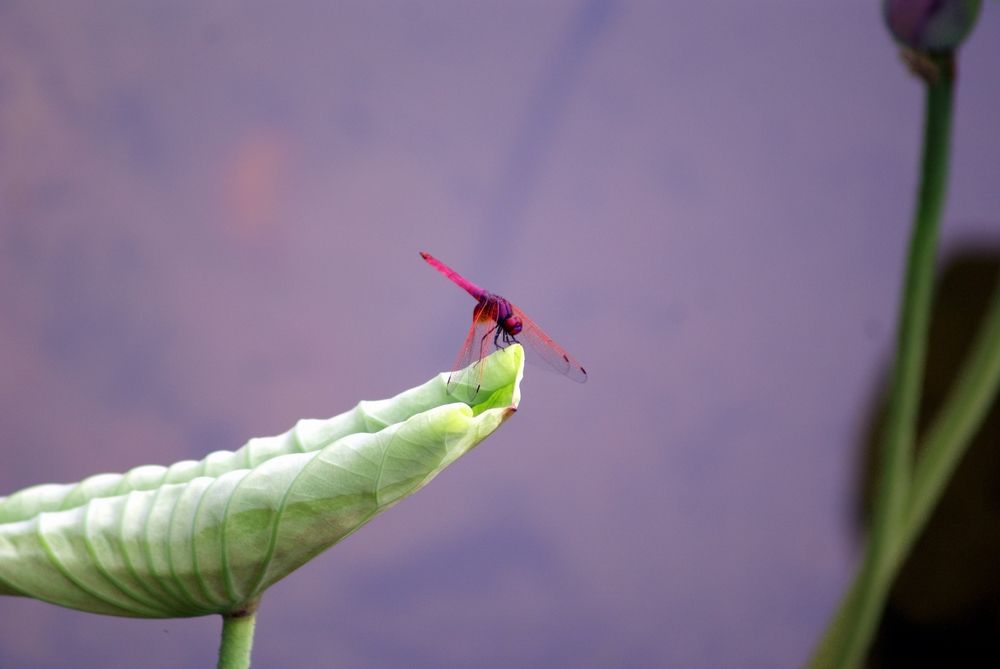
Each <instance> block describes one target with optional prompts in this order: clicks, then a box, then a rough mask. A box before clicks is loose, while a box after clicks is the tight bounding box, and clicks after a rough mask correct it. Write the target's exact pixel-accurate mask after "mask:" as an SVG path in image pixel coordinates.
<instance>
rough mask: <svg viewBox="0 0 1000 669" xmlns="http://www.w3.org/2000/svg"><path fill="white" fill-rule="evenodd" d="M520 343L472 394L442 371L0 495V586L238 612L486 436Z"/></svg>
mask: <svg viewBox="0 0 1000 669" xmlns="http://www.w3.org/2000/svg"><path fill="white" fill-rule="evenodd" d="M523 355H524V354H523V351H522V350H521V347H520V346H516V345H515V346H511V347H508V348H507V349H504V350H502V351H497V352H496V353H494V354H493V355H492V356H490V358H489V359H488V361H487V362H486V363H484V364H485V369H484V372H483V376H482V379H481V381H480V388H479V391H478V393H476V399H475V401H474V403H473V404H469V403H466V402H462V401H457V399H456V398H458V397H468V396H469V395H470V392H469V389H468V388H461V387H459V388H456V387H455V384H454V383H452V384H451V387H450V388H449V385H448V374H447V373H445V374H440V375H438V376H436V377H435V378H433V379H431V380H430V381H428V382H427V383H425V384H423V385H421V386H419V387H417V388H413V389H411V390H408V391H406V392H404V393H401V394H400V395H397V396H396V397H393V398H391V399H387V400H381V401H375V402H361V403H360V404H358V405H357V406H356V407H355V408H354V409H353V410H351V411H349V412H347V413H344V414H341V415H339V416H336V417H334V418H330V419H327V420H302V421H299V422H298V423H297V424H296V425H295V427H294V428H292V429H291V430H289V431H288V432H286V433H284V434H282V435H278V436H275V437H265V438H258V439H251V440H250V441H249V442H247V444H246V445H245V446H243V447H242V448H240V449H239V450H236V451H217V452H215V453H211V454H209V455H208V456H206V457H205V458H204V459H202V460H200V461H197V462H196V461H184V462H178V463H176V464H174V465H172V466H170V467H159V466H144V467H137V468H135V469H132V470H131V471H128V472H126V473H124V474H99V475H97V476H92V477H90V478H88V479H85V480H83V481H81V482H80V483H77V484H69V485H40V486H33V487H31V488H27V489H25V490H22V491H20V492H17V493H14V494H12V495H10V496H8V497H0V594H5V595H18V596H26V597H34V598H37V599H41V600H44V601H48V602H52V603H54V604H59V605H61V606H66V607H70V608H74V609H80V610H83V611H91V612H95V613H104V614H109V615H118V616H133V617H150V618H173V617H185V616H199V615H206V614H211V613H227V612H231V611H235V610H239V609H240V607H241V606H243V605H245V604H246V603H248V602H252V601H254V600H255V599H256V598H257V597H259V596H260V594H261V593H262V592H263V591H264V590H265V589H267V588H268V587H269V586H270V585H271V584H273V583H275V582H276V581H278V580H280V579H282V578H284V577H285V576H287V575H288V574H289V573H291V572H292V571H294V570H295V569H297V568H298V567H300V566H302V565H303V564H305V563H306V562H307V561H308V560H310V559H311V558H313V557H314V556H316V555H317V554H319V553H321V552H322V551H324V550H326V549H327V548H329V547H330V546H332V545H333V544H335V543H337V542H338V541H340V540H341V539H343V538H344V537H346V536H347V535H349V534H351V533H352V532H354V531H355V530H357V529H358V528H359V527H361V526H362V525H364V524H365V523H366V522H368V521H369V520H370V519H371V518H372V517H374V516H375V515H376V514H378V513H380V512H382V511H384V510H385V509H387V508H389V507H390V506H392V505H393V504H395V503H396V502H398V501H399V500H400V499H402V498H403V497H406V496H407V495H410V494H412V493H414V492H416V491H417V490H419V489H420V488H421V487H423V486H424V485H426V484H427V483H428V482H429V481H430V480H431V479H432V478H434V477H435V476H436V475H437V474H438V473H439V472H440V471H441V470H442V469H444V468H445V467H447V466H448V465H449V464H451V463H452V462H454V461H455V460H456V459H457V458H458V457H459V456H461V455H463V454H464V453H466V452H468V451H469V450H471V449H472V448H473V447H475V446H476V445H477V444H478V443H479V442H481V441H482V440H483V439H485V438H486V437H487V436H489V435H490V434H491V433H492V432H493V431H494V430H495V429H496V428H497V427H499V426H500V424H501V423H502V422H503V421H504V420H506V419H507V418H508V417H509V416H510V415H511V414H512V413H513V412H514V411H515V410H516V408H517V405H518V402H519V401H520V390H519V385H520V382H521V376H522V373H523V364H524V358H523ZM464 376H465V377H469V378H473V377H474V375H464Z"/></svg>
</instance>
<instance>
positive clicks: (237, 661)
mask: <svg viewBox="0 0 1000 669" xmlns="http://www.w3.org/2000/svg"><path fill="white" fill-rule="evenodd" d="M256 624H257V602H256V601H254V602H252V603H251V604H250V605H248V606H246V607H245V608H243V609H241V610H239V611H234V612H232V613H227V614H225V615H223V616H222V642H221V644H220V646H219V664H218V669H248V667H249V666H250V652H251V651H252V650H253V632H254V627H255V626H256Z"/></svg>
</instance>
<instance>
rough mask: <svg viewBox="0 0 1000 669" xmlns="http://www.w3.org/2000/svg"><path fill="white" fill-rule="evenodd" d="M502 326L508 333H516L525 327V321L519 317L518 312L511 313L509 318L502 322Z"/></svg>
mask: <svg viewBox="0 0 1000 669" xmlns="http://www.w3.org/2000/svg"><path fill="white" fill-rule="evenodd" d="M500 326H501V327H502V328H503V329H504V331H505V332H506V333H507V334H512V335H516V334H518V333H519V332H520V331H521V328H523V327H524V323H522V322H521V319H520V318H518V317H517V314H510V315H509V316H507V318H505V319H503V320H502V321H501V322H500Z"/></svg>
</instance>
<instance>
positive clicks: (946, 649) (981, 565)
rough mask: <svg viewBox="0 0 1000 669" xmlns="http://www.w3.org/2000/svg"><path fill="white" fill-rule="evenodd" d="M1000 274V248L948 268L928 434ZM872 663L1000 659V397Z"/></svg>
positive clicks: (935, 518)
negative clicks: (999, 401)
mask: <svg viewBox="0 0 1000 669" xmlns="http://www.w3.org/2000/svg"><path fill="white" fill-rule="evenodd" d="M998 278H1000V249H976V250H970V251H965V252H960V253H957V254H955V255H954V256H953V257H952V258H951V259H950V260H949V261H948V262H947V263H946V264H945V266H944V268H943V271H942V273H941V275H940V279H939V281H938V285H937V290H936V293H935V303H934V309H933V314H932V320H931V331H930V341H929V349H928V359H927V369H926V377H925V381H924V393H923V400H922V404H921V409H920V434H921V435H922V434H924V433H925V431H926V429H927V428H928V426H929V425H930V423H931V421H932V420H933V418H934V416H935V414H936V412H937V410H938V408H939V407H940V406H941V404H942V403H943V401H944V399H945V398H946V396H947V394H948V391H949V390H950V389H951V387H952V385H953V383H954V381H955V377H956V376H957V374H958V371H959V369H960V366H961V364H962V362H963V361H964V360H965V358H966V355H967V354H968V352H969V348H970V346H971V344H972V342H973V340H974V337H975V334H976V333H977V332H978V330H979V326H980V324H981V322H982V320H983V317H984V316H985V311H986V308H987V305H988V303H989V300H990V298H991V296H992V293H993V291H994V289H995V287H996V286H997V281H998ZM885 385H886V376H883V381H882V383H881V387H880V391H879V392H878V394H877V397H876V398H875V401H874V402H873V403H872V406H873V409H872V413H871V416H870V419H869V420H868V421H867V427H866V428H865V431H864V434H863V437H862V445H863V447H864V449H865V451H864V456H863V459H862V465H863V471H862V472H861V477H862V478H861V481H862V488H861V500H860V505H859V506H860V508H859V526H863V525H864V524H865V523H866V522H867V519H868V517H869V508H870V502H871V499H872V487H873V485H874V481H875V466H876V460H877V451H876V445H877V443H878V438H879V434H880V430H881V425H882V418H883V414H884V407H885V394H886V393H885ZM919 457H920V454H919V452H918V454H917V458H919ZM866 666H868V667H870V668H878V669H889V668H894V667H927V666H930V667H996V666H1000V403H997V402H994V405H993V408H992V409H991V411H990V413H989V415H988V416H987V418H986V420H985V422H984V423H983V425H982V426H981V428H980V430H979V432H978V433H977V434H976V435H975V437H974V440H973V442H972V444H971V445H970V447H969V450H968V451H967V452H966V454H965V457H964V458H963V460H962V462H961V463H960V464H959V466H958V468H957V469H956V471H955V474H954V476H953V477H952V480H951V481H950V483H949V485H948V488H947V490H946V491H945V493H944V495H943V497H942V498H941V500H940V502H939V504H938V506H937V508H936V509H935V510H934V512H933V514H932V515H931V518H930V520H929V522H928V524H927V527H926V528H925V530H924V532H923V534H922V535H921V537H920V538H919V540H918V541H917V543H916V545H915V546H914V550H913V551H912V552H911V554H910V555H909V556H908V558H907V560H906V562H905V564H904V565H903V568H902V570H901V572H900V574H899V576H898V578H897V580H896V583H895V584H894V585H893V588H892V592H891V595H890V599H889V603H888V606H887V609H886V612H885V615H884V616H883V619H882V622H881V625H880V627H879V631H878V635H877V637H876V640H875V644H874V646H873V649H872V652H871V654H870V656H869V658H868V662H867V665H866Z"/></svg>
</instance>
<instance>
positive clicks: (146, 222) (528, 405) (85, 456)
mask: <svg viewBox="0 0 1000 669" xmlns="http://www.w3.org/2000/svg"><path fill="white" fill-rule="evenodd" d="M877 4H878V3H875V2H862V1H860V0H856V1H853V2H848V3H830V2H826V3H819V2H813V3H796V2H791V1H785V2H756V3H732V2H707V3H651V2H650V3H633V2H612V1H592V0H584V1H576V2H547V3H462V2H436V3H423V4H415V3H362V2H351V3H334V4H331V3H325V2H314V3H307V2H297V3H288V4H282V5H279V4H276V3H274V4H272V3H253V4H248V3H236V2H208V3H204V2H171V3H147V2H142V3H137V2H122V1H119V2H110V1H109V2H102V3H90V6H89V7H84V6H83V5H82V4H77V3H70V2H48V3H28V2H0V369H2V372H3V376H2V380H0V439H2V444H3V446H2V451H0V452H2V454H3V460H2V466H0V494H6V493H9V492H13V491H14V490H17V489H19V488H21V487H24V486H27V485H31V484H34V483H41V482H47V481H75V480H78V479H80V478H83V477H85V476H88V475H90V474H94V473H97V472H101V471H123V470H125V469H128V468H130V467H132V466H135V465H139V464H145V463H170V462H173V461H175V460H179V459H184V458H200V457H201V456H203V455H204V454H206V453H208V452H209V451H211V450H215V449H220V448H226V449H230V448H236V447H238V446H240V445H241V444H242V443H243V442H244V441H245V440H246V439H248V438H249V437H252V436H257V435H269V434H276V433H279V432H283V431H284V430H286V429H288V428H289V427H290V426H291V425H292V424H293V423H294V422H295V420H296V419H298V418H301V417H325V416H329V415H333V414H335V413H339V412H340V411H343V410H346V409H347V408H349V407H350V406H352V405H353V404H354V403H355V402H356V401H357V400H359V399H363V398H381V397H386V396H389V395H391V394H394V393H396V392H398V391H401V390H403V389H406V388H409V387H411V386H413V385H416V384H418V383H420V382H422V381H424V380H426V379H427V378H429V377H430V376H431V375H432V374H434V373H435V372H437V371H439V370H442V369H445V368H447V367H448V366H449V364H450V363H451V361H452V359H453V356H454V354H455V352H456V351H457V348H458V345H459V344H460V342H461V339H462V336H463V334H464V332H465V328H466V327H467V324H468V319H469V316H470V314H471V309H472V304H473V303H472V301H471V300H470V299H469V298H468V296H466V295H464V294H463V293H461V292H460V291H459V290H458V289H456V288H455V287H454V286H452V285H450V284H448V282H446V281H445V280H444V279H442V277H441V276H439V275H437V274H436V273H435V272H434V271H433V270H431V269H430V268H429V267H427V266H426V265H425V264H424V263H423V261H421V259H420V257H419V256H418V255H417V252H418V251H419V250H428V251H431V252H432V253H434V254H435V255H437V256H438V257H440V258H441V259H442V260H444V261H445V262H447V263H449V264H451V265H452V266H454V267H455V268H456V269H458V270H459V271H461V272H463V273H465V274H467V275H468V276H469V278H471V279H473V280H474V281H477V282H479V283H481V284H483V285H485V286H486V287H488V288H490V289H492V290H494V291H497V292H499V293H500V294H502V295H505V296H507V297H509V298H510V299H512V300H513V301H514V302H516V303H517V304H519V305H520V306H521V307H523V308H524V309H525V310H526V311H527V312H528V313H529V314H530V315H532V316H533V317H534V318H535V319H537V320H538V321H539V322H540V324H541V325H542V326H543V327H545V328H546V329H547V330H548V331H549V333H550V334H552V335H553V336H554V337H555V338H556V339H557V340H558V341H559V342H560V343H562V344H563V345H564V346H565V347H566V348H568V349H569V350H570V351H571V352H572V353H574V354H575V355H576V356H577V357H578V358H579V359H580V360H581V361H582V362H583V364H584V365H585V366H586V367H587V369H588V371H589V372H590V382H589V383H587V384H585V385H582V386H581V385H576V384H573V383H571V382H568V381H566V380H565V379H563V378H560V377H558V376H556V375H553V374H546V373H541V372H539V371H538V370H537V369H536V368H531V367H529V368H528V370H527V376H526V380H525V383H524V387H523V391H524V397H523V401H522V407H521V408H522V410H521V411H520V412H519V413H518V415H517V417H516V419H514V420H512V421H510V422H509V423H508V424H507V425H505V426H504V427H503V429H502V430H500V431H499V432H498V433H497V434H496V435H494V436H493V437H492V438H491V439H490V440H489V441H488V442H486V443H485V444H483V445H482V446H481V447H480V448H479V449H477V450H476V451H475V452H474V453H472V454H471V455H470V456H468V457H467V458H465V459H463V460H462V461H460V462H459V463H457V464H456V465H454V466H453V467H451V468H449V469H448V470H447V471H446V472H445V473H444V474H443V475H442V476H441V477H439V478H438V479H437V480H436V481H434V483H433V484H432V485H430V486H428V488H427V489H425V490H424V491H422V492H421V493H419V494H418V495H416V496H414V497H413V498H411V499H408V500H406V501H405V502H404V503H403V504H401V505H400V506H398V507H397V508H395V509H394V510H392V511H391V512H390V513H387V514H386V515H384V516H381V517H379V518H377V519H376V520H375V521H374V522H372V523H371V525H369V526H368V527H367V528H365V529H364V530H363V531H361V532H359V533H358V534H356V535H354V536H352V537H351V538H350V539H348V540H347V541H345V542H344V543H343V544H340V545H338V546H336V547H335V548H334V549H332V550H331V551H329V552H328V553H326V554H324V555H322V556H321V557H319V558H318V559H316V560H314V561H313V562H312V563H310V564H309V565H307V566H306V567H305V568H303V569H302V570H301V571H300V572H298V573H296V574H293V575H292V576H291V577H290V578H288V579H287V580H286V581H284V582H282V583H280V584H278V585H277V586H276V587H274V588H273V589H272V590H270V591H269V593H268V595H267V596H266V597H265V599H264V601H263V607H262V611H261V614H260V616H259V625H258V634H257V643H256V646H255V654H254V659H255V666H259V667H288V666H301V667H319V666H335V667H338V668H339V669H354V668H359V669H360V668H377V667H401V666H406V667H417V668H423V667H428V668H430V667H446V666H451V667H460V666H476V667H487V668H489V667H548V666H567V667H570V666H571V667H581V668H587V667H594V668H597V667H663V666H677V667H720V666H740V667H788V666H796V665H799V664H801V663H802V661H803V660H804V658H805V657H806V655H807V654H808V652H809V650H810V648H811V647H812V644H813V643H814V642H815V640H816V638H817V637H818V635H819V634H820V632H821V630H822V628H823V626H824V624H825V622H826V620H827V617H828V615H829V614H830V612H831V610H832V608H833V607H834V606H835V603H836V601H837V599H838V597H839V595H840V592H841V590H842V588H843V587H844V585H845V583H846V581H847V580H848V578H849V577H850V574H851V571H852V569H853V566H854V564H855V561H856V559H857V556H858V544H857V540H856V534H855V529H854V525H853V517H852V511H853V507H854V503H855V499H856V496H857V485H858V471H857V470H858V459H859V450H858V449H859V446H858V440H859V433H860V431H861V429H862V427H863V425H862V423H863V421H864V419H865V418H866V407H867V406H868V404H869V403H870V402H871V400H872V397H873V395H874V392H875V384H876V381H877V379H878V378H879V374H880V373H881V372H882V370H883V368H884V365H885V364H886V360H887V356H888V354H889V353H890V351H891V346H892V337H893V324H894V320H895V310H896V300H897V295H898V292H899V286H900V273H901V268H902V263H903V255H904V250H905V248H904V247H905V243H906V239H907V234H908V227H909V217H910V212H911V206H912V195H913V191H914V182H915V176H916V161H917V157H918V151H919V135H920V124H921V114H922V108H921V106H922V92H921V86H920V85H919V84H918V83H917V82H916V81H915V80H914V79H913V78H911V77H910V76H908V74H907V72H906V71H905V70H904V68H903V66H902V65H901V63H900V62H899V59H898V57H897V54H896V49H895V48H894V46H893V45H892V43H891V42H890V40H889V38H888V36H887V31H886V30H885V29H884V27H883V25H882V23H881V19H880V15H879V11H878V7H877ZM985 4H986V7H984V11H983V16H982V20H981V22H980V25H979V26H978V28H977V29H976V31H975V32H974V33H973V35H972V37H971V39H970V42H969V43H968V45H967V47H966V49H965V50H964V52H963V53H962V57H961V62H960V68H961V75H960V76H961V79H960V86H959V92H958V101H957V119H956V127H955V142H954V154H953V160H954V163H953V165H954V169H953V175H952V188H951V199H950V202H949V205H948V209H947V214H946V221H945V227H944V232H943V236H944V239H943V253H944V254H947V252H948V249H953V248H956V247H957V246H959V245H968V244H970V243H987V242H991V243H996V242H998V241H1000V232H998V228H997V221H998V219H1000V187H998V186H997V184H998V181H997V176H998V174H1000V167H998V164H1000V126H998V119H1000V77H998V76H997V72H998V70H997V66H998V63H1000V7H998V6H997V5H996V3H992V2H990V3H985ZM0 620H2V621H3V622H2V623H0V667H3V668H4V669H8V668H12V667H13V668H19V667H43V668H56V667H79V666H102V667H108V668H116V667H135V666H140V665H141V666H144V667H150V668H157V667H177V666H212V665H213V664H214V661H215V657H214V653H215V649H216V646H217V643H218V630H219V621H218V619H217V618H209V619H197V620H180V621H178V620H166V621H136V620H124V619H116V618H107V617H99V616H91V615H85V614H80V613H75V612H71V611H64V610H61V609H58V608H56V607H54V606H51V605H47V604H42V603H39V602H34V601H31V600H26V599H17V598H3V599H0Z"/></svg>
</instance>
